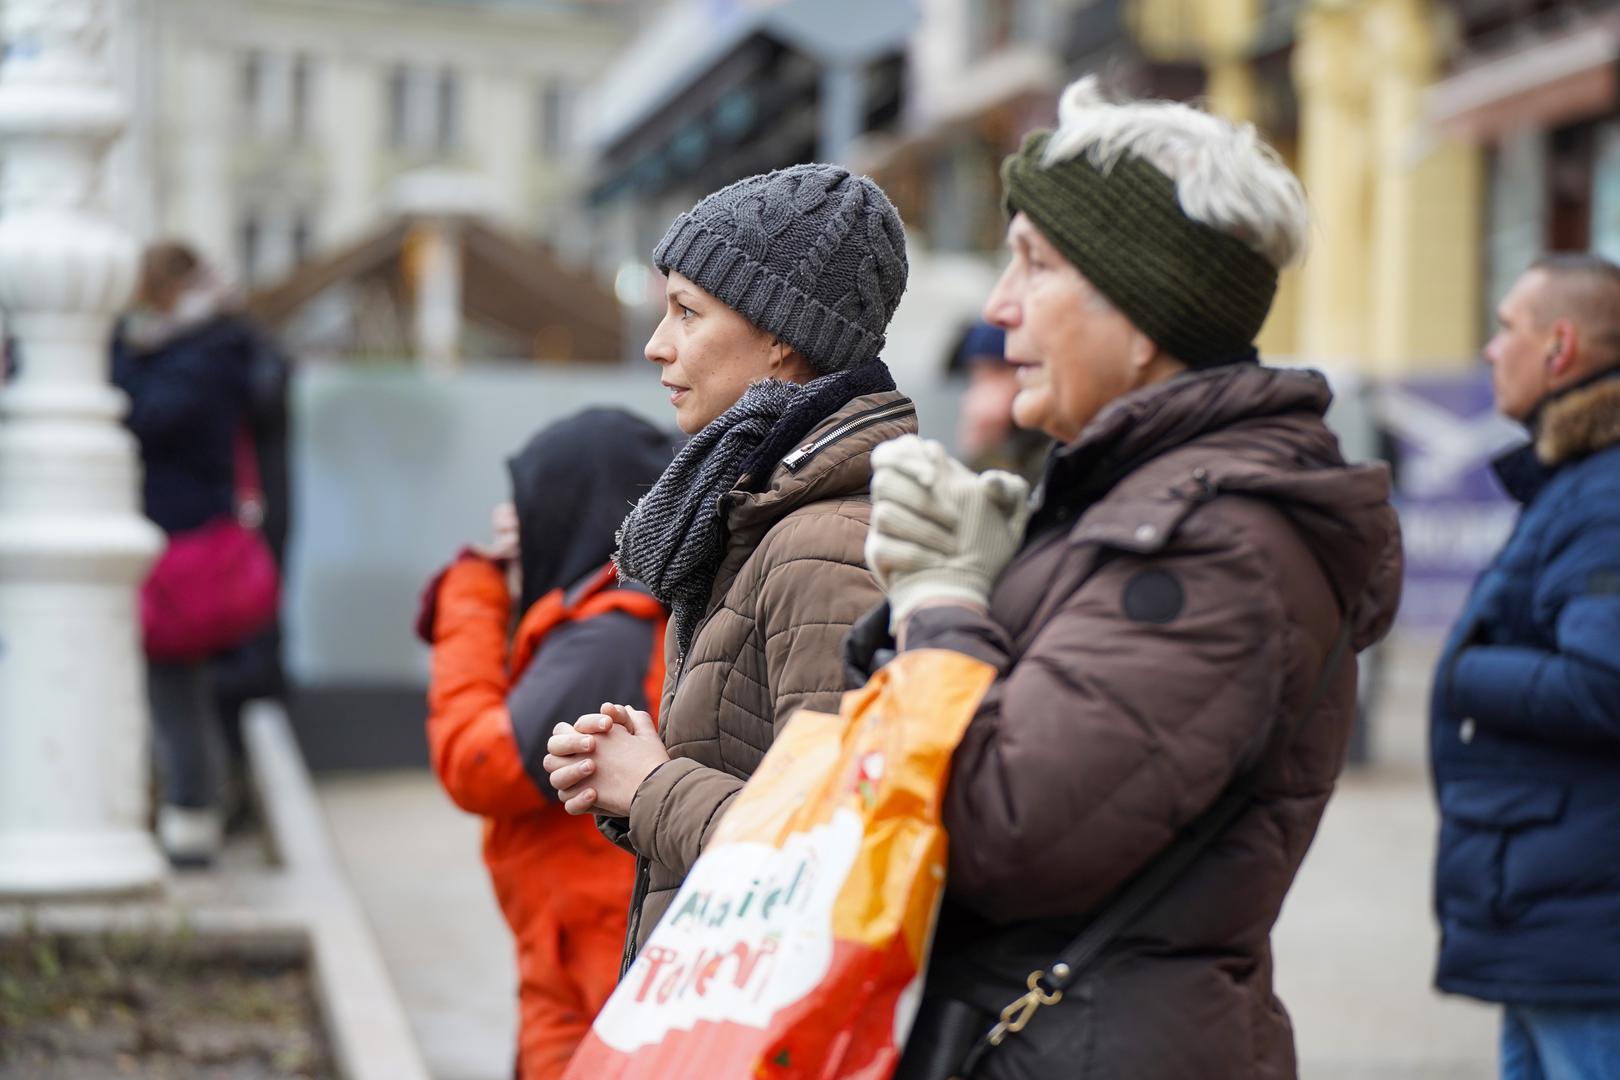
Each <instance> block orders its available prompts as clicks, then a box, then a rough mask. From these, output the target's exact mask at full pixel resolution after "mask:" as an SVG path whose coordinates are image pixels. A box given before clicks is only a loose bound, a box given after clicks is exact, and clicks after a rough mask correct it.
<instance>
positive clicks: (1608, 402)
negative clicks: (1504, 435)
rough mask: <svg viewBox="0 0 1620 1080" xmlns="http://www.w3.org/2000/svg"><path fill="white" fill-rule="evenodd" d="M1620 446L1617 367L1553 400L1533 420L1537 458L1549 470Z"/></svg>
mask: <svg viewBox="0 0 1620 1080" xmlns="http://www.w3.org/2000/svg"><path fill="white" fill-rule="evenodd" d="M1616 443H1620V368H1615V369H1611V370H1609V371H1606V372H1603V373H1602V374H1600V375H1598V376H1596V377H1595V378H1594V379H1592V380H1590V381H1588V382H1586V383H1583V384H1581V385H1579V386H1576V387H1574V388H1572V389H1570V390H1568V391H1565V392H1564V393H1562V394H1559V395H1557V396H1555V397H1553V398H1552V399H1551V400H1549V401H1548V402H1547V404H1546V405H1544V406H1543V407H1542V409H1541V414H1540V415H1539V416H1538V417H1537V418H1536V458H1537V459H1538V460H1539V461H1540V462H1541V463H1542V464H1543V465H1546V466H1547V467H1549V468H1554V467H1556V466H1559V465H1562V464H1564V463H1565V462H1566V461H1572V460H1574V459H1576V458H1583V457H1586V456H1588V455H1589V454H1595V453H1597V452H1598V451H1599V450H1604V449H1607V448H1608V447H1611V446H1614V445H1615V444H1616Z"/></svg>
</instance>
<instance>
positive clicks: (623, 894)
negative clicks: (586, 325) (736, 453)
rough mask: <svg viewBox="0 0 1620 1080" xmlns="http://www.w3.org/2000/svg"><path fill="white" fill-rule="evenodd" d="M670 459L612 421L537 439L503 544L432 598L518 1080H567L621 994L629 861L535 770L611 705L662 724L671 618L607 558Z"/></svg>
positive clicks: (432, 714) (436, 737)
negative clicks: (490, 903)
mask: <svg viewBox="0 0 1620 1080" xmlns="http://www.w3.org/2000/svg"><path fill="white" fill-rule="evenodd" d="M674 449H675V448H674V445H673V443H672V441H671V437H670V436H668V435H666V434H664V433H662V432H660V431H659V430H658V429H657V428H655V427H653V426H652V425H651V424H648V423H647V422H645V421H643V420H641V419H639V418H637V417H635V416H632V415H631V414H629V413H626V412H623V411H621V410H617V409H592V410H587V411H586V412H584V413H581V414H579V415H577V416H574V417H571V418H569V419H567V420H563V421H561V422H559V423H557V424H553V425H551V426H549V427H547V428H544V429H542V430H541V431H540V432H539V433H538V434H536V435H535V436H534V437H533V438H532V439H531V440H530V441H529V442H528V444H527V445H526V446H524V448H523V449H522V450H521V451H519V453H518V454H517V455H516V456H514V457H513V458H512V459H511V460H510V461H509V462H508V466H509V469H510V473H511V480H512V502H511V503H510V504H503V506H501V507H497V508H496V513H495V519H496V539H495V543H494V544H493V545H491V546H490V547H488V548H466V549H463V551H462V552H461V554H460V556H458V557H457V559H456V560H455V561H454V562H453V563H451V564H450V566H448V567H446V568H445V569H444V570H443V571H442V572H441V573H440V574H439V575H438V577H436V578H435V579H434V580H433V581H432V582H431V583H430V584H429V585H428V588H427V590H426V591H425V592H424V594H423V606H422V613H421V616H420V617H419V620H418V625H417V630H418V633H420V634H421V635H422V637H423V639H424V640H426V641H427V642H428V643H429V644H431V645H432V646H433V661H432V678H431V683H430V685H429V689H428V707H429V716H428V721H427V734H428V744H429V748H430V751H431V756H432V761H433V770H434V772H435V773H437V774H438V777H439V780H440V781H441V782H442V783H443V784H444V788H445V791H446V792H448V793H449V795H450V798H451V799H452V800H453V801H454V802H455V804H456V805H457V806H459V807H461V808H462V809H463V810H466V811H468V812H469V813H474V814H480V815H482V816H483V818H484V862H485V864H486V865H487V866H488V868H489V876H490V880H491V881H492V883H493V884H494V887H495V896H496V899H497V900H498V901H499V903H500V907H501V911H502V913H503V914H504V915H505V917H506V921H507V923H508V925H509V926H510V927H511V928H512V934H513V936H514V937H515V938H516V944H517V960H518V1001H519V1010H520V1023H519V1032H518V1060H517V1070H516V1075H517V1076H518V1077H519V1078H520V1080H547V1078H550V1077H558V1076H561V1075H562V1072H563V1069H564V1067H565V1066H566V1065H567V1063H568V1059H569V1057H570V1056H572V1054H573V1052H574V1048H575V1046H576V1045H578V1043H579V1041H580V1039H582V1038H583V1037H584V1035H585V1032H586V1030H587V1029H588V1028H589V1027H590V1024H591V1020H592V1019H593V1018H594V1017H595V1015H596V1013H597V1010H598V1009H600V1008H601V1006H602V1003H603V1002H604V1001H606V1000H607V997H608V994H609V993H611V992H612V990H613V986H614V984H615V982H616V981H617V979H618V973H619V957H620V950H621V946H622V945H623V942H624V933H625V919H626V914H627V912H628V910H629V903H630V891H631V887H632V885H633V879H634V876H635V863H634V860H632V859H631V858H630V857H629V856H628V855H626V854H625V853H624V852H623V851H621V850H619V849H618V848H616V847H614V846H613V845H612V844H611V843H609V842H608V841H607V840H605V839H603V837H602V835H601V834H600V833H599V832H598V831H597V830H596V826H595V823H594V822H593V821H592V820H591V819H590V818H589V817H570V816H569V815H568V814H567V813H565V812H564V811H563V808H562V806H560V805H559V804H558V803H557V801H556V794H555V792H553V790H552V788H551V785H550V784H549V783H547V782H546V774H545V771H544V770H543V769H542V768H541V767H540V763H541V761H542V759H543V758H544V757H545V753H546V739H547V738H548V737H549V736H550V734H551V730H552V728H553V727H554V726H555V725H556V724H557V723H558V722H570V721H572V720H574V719H576V718H577V717H578V716H579V715H580V714H582V713H588V712H592V711H594V710H596V709H598V708H600V707H601V705H602V703H603V702H606V701H615V702H618V701H630V700H633V701H635V702H636V703H637V707H638V708H642V709H650V710H656V708H657V705H658V699H659V696H660V691H661V688H662V686H663V681H664V661H663V641H664V626H665V621H666V620H667V618H668V613H667V612H666V611H665V609H664V608H663V606H662V605H661V604H659V603H658V601H657V600H655V599H653V598H652V596H650V595H648V594H647V593H646V592H645V591H643V590H641V589H640V588H639V587H637V586H633V585H621V584H620V583H619V581H618V573H617V568H616V567H615V566H614V565H613V563H612V561H611V556H612V554H613V550H614V533H615V531H616V530H617V528H618V526H619V523H620V521H621V520H622V519H623V518H624V515H625V513H626V512H627V511H628V510H629V508H630V507H631V506H632V505H633V504H634V503H635V501H636V500H637V499H638V498H640V497H641V495H642V494H644V493H645V492H646V490H647V489H648V488H649V487H650V486H651V485H652V483H653V482H654V481H655V480H657V479H658V476H659V474H660V473H661V472H662V471H663V470H664V468H665V466H667V465H668V464H669V462H670V459H671V457H672V455H673V453H674ZM513 569H515V570H516V577H517V580H516V582H515V585H516V590H515V591H516V592H517V593H518V597H519V599H518V607H517V611H518V612H519V613H520V614H521V619H520V620H519V621H518V624H517V628H516V631H515V633H513V634H511V636H510V638H509V637H508V631H509V629H510V628H511V626H512V619H513V608H512V599H513V597H512V593H513V591H514V590H513V588H512V586H513V584H514V583H513V582H512V581H511V575H510V573H509V571H511V570H513Z"/></svg>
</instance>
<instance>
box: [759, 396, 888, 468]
mask: <svg viewBox="0 0 1620 1080" xmlns="http://www.w3.org/2000/svg"><path fill="white" fill-rule="evenodd" d="M916 414H917V406H916V405H914V404H912V403H911V402H910V401H897V402H894V403H893V404H891V405H879V406H877V407H876V408H873V409H868V410H867V411H866V412H863V413H860V414H858V415H856V416H852V417H850V418H849V419H848V420H845V421H844V422H843V423H842V424H839V425H838V426H837V427H835V428H833V429H832V430H831V431H829V432H827V434H825V435H823V436H822V437H821V438H819V439H817V440H816V441H815V442H813V443H811V444H809V445H808V446H801V447H799V448H798V449H797V450H795V451H793V453H791V454H788V455H787V456H785V457H784V458H782V464H783V465H784V466H786V468H787V471H788V472H790V473H796V472H798V471H799V470H800V469H802V468H804V465H805V463H806V462H807V461H809V460H810V459H811V458H813V457H815V456H816V455H817V454H819V453H821V452H822V451H823V450H825V449H827V447H829V446H831V445H832V444H833V443H835V442H837V441H838V440H839V439H842V438H846V437H848V436H850V435H853V434H855V433H856V432H857V431H862V430H865V429H866V428H869V427H871V426H872V425H873V424H881V423H883V422H884V421H885V420H898V419H899V418H900V417H902V416H915V415H916Z"/></svg>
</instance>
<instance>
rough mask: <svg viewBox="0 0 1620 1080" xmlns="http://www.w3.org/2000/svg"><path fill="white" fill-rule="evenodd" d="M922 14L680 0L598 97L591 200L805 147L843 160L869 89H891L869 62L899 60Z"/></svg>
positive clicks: (904, 8)
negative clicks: (872, 77)
mask: <svg viewBox="0 0 1620 1080" xmlns="http://www.w3.org/2000/svg"><path fill="white" fill-rule="evenodd" d="M917 18H918V12H917V0H676V2H675V3H673V4H671V5H670V6H669V7H667V8H666V9H665V10H664V11H663V12H662V13H661V14H660V15H659V17H658V18H657V19H655V20H654V21H653V22H652V23H650V24H649V25H648V27H647V30H646V31H645V32H644V33H643V34H642V36H641V37H640V38H638V39H637V40H636V41H635V42H633V43H632V44H631V46H630V47H629V48H628V49H627V50H626V51H625V53H624V55H623V56H622V57H621V58H620V60H619V62H618V63H617V64H615V66H614V67H613V68H612V69H611V70H610V71H609V72H608V73H607V75H606V76H604V78H603V79H602V81H601V82H600V83H599V84H598V85H597V87H596V90H595V92H594V94H593V102H592V105H593V107H592V109H591V114H592V115H593V117H594V122H593V123H592V126H591V127H590V129H589V130H588V131H587V133H586V140H587V143H588V144H589V145H590V147H591V149H592V153H593V155H594V157H595V159H596V162H597V169H596V177H595V180H594V182H593V184H592V191H591V198H592V200H593V201H594V202H597V203H602V202H607V201H611V200H613V199H615V198H618V197H620V196H622V195H628V194H640V195H648V194H656V193H658V192H661V191H663V190H665V189H667V188H669V187H671V186H673V185H674V184H676V183H678V182H680V181H682V180H686V179H692V178H696V177H701V176H703V175H704V174H705V173H706V172H714V173H716V174H717V176H719V177H720V178H721V179H722V180H723V179H725V178H727V177H725V176H723V175H722V174H725V173H728V172H735V173H736V174H737V175H742V174H743V171H741V170H747V169H749V168H751V167H753V166H754V163H755V162H762V163H764V164H762V165H760V166H759V167H763V168H769V167H774V165H775V164H778V163H780V162H781V161H782V160H783V156H784V155H786V154H790V153H791V152H792V151H793V150H794V149H796V148H798V147H800V146H803V145H806V144H808V145H811V146H813V147H815V148H816V152H817V155H818V156H822V157H837V156H840V155H841V153H842V152H843V150H844V149H846V147H847V143H848V141H849V140H850V139H852V138H853V137H854V136H855V135H857V134H859V133H860V132H859V129H860V125H861V121H862V120H864V118H865V115H866V113H867V112H868V111H869V102H870V100H871V98H872V96H873V93H874V91H876V92H877V93H879V94H882V93H883V92H885V90H887V91H888V92H889V93H890V95H891V96H897V95H898V85H895V86H893V87H891V88H884V87H873V86H871V85H870V84H869V83H868V82H867V80H866V74H867V73H866V70H865V69H866V68H868V67H869V66H870V65H873V64H874V63H876V62H878V61H881V60H883V59H884V58H885V57H891V56H892V57H898V56H899V55H900V54H901V53H902V52H903V51H904V49H905V47H906V44H907V42H908V40H909V36H910V34H911V32H912V30H913V28H914V26H915V24H916V21H917ZM841 97H842V99H843V100H844V107H843V108H841V109H840V108H839V107H838V106H839V100H838V99H840V98H841ZM744 143H748V144H749V146H748V152H747V153H745V154H743V155H742V157H743V158H745V159H746V160H745V161H739V162H738V163H736V164H735V165H729V166H728V165H727V164H725V163H726V162H727V160H728V159H729V158H730V157H731V156H732V155H731V152H732V151H734V150H736V149H737V148H739V147H740V146H741V145H742V144H744ZM756 144H762V145H756ZM756 171H757V170H756Z"/></svg>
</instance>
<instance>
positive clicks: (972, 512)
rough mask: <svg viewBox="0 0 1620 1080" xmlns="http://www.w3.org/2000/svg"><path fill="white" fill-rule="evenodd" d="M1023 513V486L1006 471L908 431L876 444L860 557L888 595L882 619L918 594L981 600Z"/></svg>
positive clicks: (1007, 557) (895, 618) (1016, 536)
mask: <svg viewBox="0 0 1620 1080" xmlns="http://www.w3.org/2000/svg"><path fill="white" fill-rule="evenodd" d="M1028 518H1029V485H1028V484H1027V483H1025V482H1024V481H1023V480H1022V479H1020V478H1019V477H1017V476H1014V475H1013V474H1012V473H1007V472H1000V471H997V470H992V471H990V472H986V473H983V474H980V473H976V472H974V471H973V470H972V469H969V468H968V467H967V466H966V465H963V464H962V463H961V462H959V461H957V460H955V459H954V458H952V457H951V456H950V455H949V454H947V453H946V452H945V448H944V447H943V446H941V445H940V444H939V443H937V442H934V441H933V440H930V439H920V438H918V437H917V436H915V435H903V436H901V437H900V438H898V439H893V440H891V441H889V442H886V443H883V444H882V445H881V446H879V447H878V448H877V449H876V450H874V451H873V452H872V528H871V530H870V531H869V532H868V533H867V534H866V564H867V565H868V566H869V567H871V568H872V573H873V575H874V576H875V577H876V578H877V581H878V584H879V585H880V586H882V587H883V590H884V591H885V592H887V593H888V594H889V620H890V625H891V626H894V627H898V626H899V625H900V624H901V623H902V622H903V621H905V618H906V616H908V615H910V614H911V612H912V611H914V610H916V608H917V607H918V606H919V605H921V604H922V603H924V602H925V601H930V600H957V601H962V602H964V603H969V604H981V605H983V604H988V603H989V602H990V589H991V586H993V585H994V584H995V581H996V578H997V577H999V576H1000V574H1001V571H1002V570H1004V569H1005V568H1006V566H1007V564H1008V563H1009V562H1011V561H1012V557H1013V555H1014V554H1016V553H1017V551H1018V545H1019V543H1020V542H1021V541H1022V540H1023V536H1024V523H1025V521H1027V520H1028Z"/></svg>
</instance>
